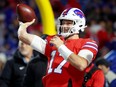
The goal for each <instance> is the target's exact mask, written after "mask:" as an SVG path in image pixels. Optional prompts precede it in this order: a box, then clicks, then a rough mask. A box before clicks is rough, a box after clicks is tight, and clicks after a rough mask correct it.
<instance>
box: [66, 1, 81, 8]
mask: <svg viewBox="0 0 116 87" xmlns="http://www.w3.org/2000/svg"><path fill="white" fill-rule="evenodd" d="M70 7H75V8H79V9H81V5H80V3H79V2H78V1H77V0H68V2H67V5H66V6H65V8H70Z"/></svg>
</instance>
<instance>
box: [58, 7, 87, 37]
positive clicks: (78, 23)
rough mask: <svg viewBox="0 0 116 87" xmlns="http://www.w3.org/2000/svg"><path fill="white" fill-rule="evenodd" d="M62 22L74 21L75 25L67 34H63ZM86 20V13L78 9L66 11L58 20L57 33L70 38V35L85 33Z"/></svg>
mask: <svg viewBox="0 0 116 87" xmlns="http://www.w3.org/2000/svg"><path fill="white" fill-rule="evenodd" d="M62 20H72V21H73V22H74V24H73V25H72V27H70V28H69V30H68V31H67V32H63V31H62V29H63V26H62ZM85 23H86V20H85V16H84V13H83V12H82V11H81V10H80V9H78V8H69V9H65V10H64V11H63V12H62V13H61V15H60V17H59V18H58V19H57V33H58V35H61V36H64V37H68V36H69V35H72V34H75V33H79V31H80V30H81V31H84V28H85V27H86V26H85Z"/></svg>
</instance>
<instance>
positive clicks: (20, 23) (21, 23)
mask: <svg viewBox="0 0 116 87" xmlns="http://www.w3.org/2000/svg"><path fill="white" fill-rule="evenodd" d="M34 22H35V19H33V20H32V21H31V22H26V23H23V22H21V21H19V25H20V28H22V29H26V28H27V27H29V26H30V25H32V24H33V23H34Z"/></svg>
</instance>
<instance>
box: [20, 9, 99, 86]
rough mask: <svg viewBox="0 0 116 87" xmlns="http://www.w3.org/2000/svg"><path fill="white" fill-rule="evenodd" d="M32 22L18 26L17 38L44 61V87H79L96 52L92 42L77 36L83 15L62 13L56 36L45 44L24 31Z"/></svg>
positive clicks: (81, 28) (82, 23)
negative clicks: (45, 67) (44, 56)
mask: <svg viewBox="0 0 116 87" xmlns="http://www.w3.org/2000/svg"><path fill="white" fill-rule="evenodd" d="M34 21H35V20H33V21H31V22H27V23H22V22H20V27H19V29H18V38H19V39H20V40H22V41H23V42H25V43H27V44H29V45H31V46H32V47H33V48H34V49H35V50H37V51H39V52H41V53H42V54H44V55H46V56H47V57H48V70H47V74H46V76H45V77H44V78H43V84H44V86H45V87H68V86H69V85H71V86H72V87H81V86H82V82H83V78H84V72H85V69H86V67H87V66H88V65H89V64H90V63H91V62H92V61H93V60H94V59H95V56H96V54H97V51H98V45H97V44H96V42H95V41H93V40H91V39H84V38H79V32H80V31H84V29H85V28H86V19H85V16H84V13H83V12H82V11H81V10H80V9H78V8H70V9H65V10H64V11H63V12H62V13H61V15H60V16H59V18H58V21H57V35H54V36H47V37H46V40H43V39H41V38H40V37H39V36H36V35H33V34H30V33H28V32H27V31H26V29H27V27H28V26H30V25H31V24H33V23H34ZM69 83H70V84H69Z"/></svg>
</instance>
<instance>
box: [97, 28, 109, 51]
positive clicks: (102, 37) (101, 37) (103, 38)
mask: <svg viewBox="0 0 116 87" xmlns="http://www.w3.org/2000/svg"><path fill="white" fill-rule="evenodd" d="M97 37H98V41H99V49H101V48H102V47H103V46H105V44H106V43H107V42H109V41H110V39H109V36H108V33H107V32H106V31H105V30H100V31H98V33H97Z"/></svg>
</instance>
